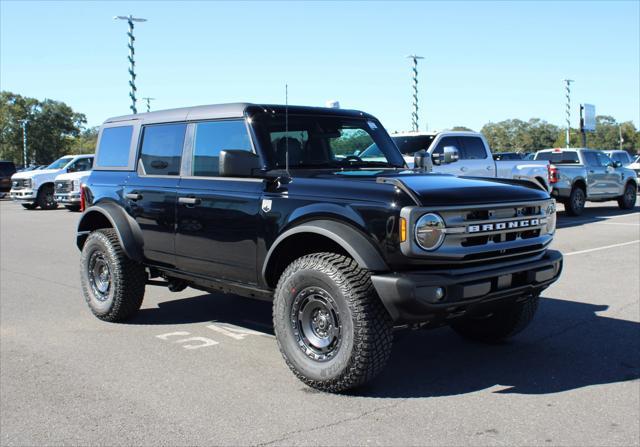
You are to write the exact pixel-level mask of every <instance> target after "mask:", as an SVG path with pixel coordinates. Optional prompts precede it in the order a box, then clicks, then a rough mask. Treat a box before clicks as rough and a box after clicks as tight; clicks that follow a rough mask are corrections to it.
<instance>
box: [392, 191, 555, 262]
mask: <svg viewBox="0 0 640 447" xmlns="http://www.w3.org/2000/svg"><path fill="white" fill-rule="evenodd" d="M551 203H552V201H550V200H544V201H538V202H531V203H516V204H496V205H482V206H476V207H444V208H438V209H436V208H433V209H431V208H428V209H427V208H418V207H407V208H404V209H403V210H402V212H401V215H402V216H403V217H405V218H406V219H407V220H408V231H407V233H408V234H410V235H413V234H414V230H415V228H414V226H413V225H415V223H416V222H417V220H418V219H419V218H420V216H421V215H422V214H424V213H427V212H432V213H437V214H439V215H440V216H441V217H442V219H443V220H444V221H445V228H446V230H445V231H446V233H445V238H444V242H443V243H442V245H441V246H440V247H439V248H438V249H436V250H434V251H431V252H426V251H424V250H422V249H421V248H420V247H419V246H418V245H417V244H416V243H415V240H414V239H413V238H411V240H409V238H407V239H408V240H407V242H405V243H404V245H403V244H401V249H402V252H403V253H404V254H405V255H409V256H412V257H422V256H424V257H425V260H428V261H433V262H434V263H443V262H444V263H452V262H453V263H462V264H468V263H477V262H488V261H500V260H503V259H505V258H511V257H522V256H529V255H535V254H537V253H540V252H542V251H543V250H544V249H545V248H546V247H547V246H548V245H549V243H550V242H551V240H552V235H551V234H548V233H547V231H546V225H547V219H548V215H547V208H548V206H549V205H550V204H551Z"/></svg>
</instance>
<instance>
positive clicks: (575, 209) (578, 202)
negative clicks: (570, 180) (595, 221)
mask: <svg viewBox="0 0 640 447" xmlns="http://www.w3.org/2000/svg"><path fill="white" fill-rule="evenodd" d="M586 201H587V195H586V193H585V192H584V189H582V188H580V187H579V186H574V187H573V189H572V190H571V194H570V195H569V200H568V201H567V202H565V211H566V212H567V213H568V214H570V215H572V216H579V215H581V214H582V212H583V211H584V206H585V203H586Z"/></svg>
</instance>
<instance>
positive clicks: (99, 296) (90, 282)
mask: <svg viewBox="0 0 640 447" xmlns="http://www.w3.org/2000/svg"><path fill="white" fill-rule="evenodd" d="M80 280H81V283H82V293H83V295H84V298H85V300H86V302H87V304H88V305H89V308H90V309H91V311H92V312H93V314H94V315H95V316H96V317H98V318H100V319H101V320H104V321H112V322H117V321H124V320H126V319H128V318H130V317H132V316H133V315H134V314H135V313H136V312H137V311H138V309H140V306H141V305H142V300H143V298H144V289H145V285H146V281H147V273H146V271H145V269H144V266H142V264H138V263H137V262H135V261H133V260H131V259H129V258H128V257H127V256H126V255H125V254H124V252H123V250H122V247H121V246H120V241H119V240H118V235H117V233H116V232H115V230H114V229H112V228H105V229H100V230H97V231H94V232H92V233H91V234H90V235H89V237H88V238H87V240H86V242H85V244H84V246H83V247H82V254H81V256H80Z"/></svg>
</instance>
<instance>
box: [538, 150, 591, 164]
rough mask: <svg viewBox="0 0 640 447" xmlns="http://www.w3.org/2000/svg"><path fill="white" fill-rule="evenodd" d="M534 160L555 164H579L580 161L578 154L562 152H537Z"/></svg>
mask: <svg viewBox="0 0 640 447" xmlns="http://www.w3.org/2000/svg"><path fill="white" fill-rule="evenodd" d="M536 160H549V161H550V162H551V163H555V164H559V165H560V164H579V163H580V159H579V158H578V153H577V152H575V151H562V152H538V153H537V154H536Z"/></svg>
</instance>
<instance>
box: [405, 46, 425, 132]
mask: <svg viewBox="0 0 640 447" xmlns="http://www.w3.org/2000/svg"><path fill="white" fill-rule="evenodd" d="M407 59H411V60H412V61H413V69H412V76H411V80H412V83H413V112H412V113H411V130H413V131H414V132H417V131H418V59H424V57H422V56H416V55H415V54H412V55H409V56H407Z"/></svg>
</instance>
